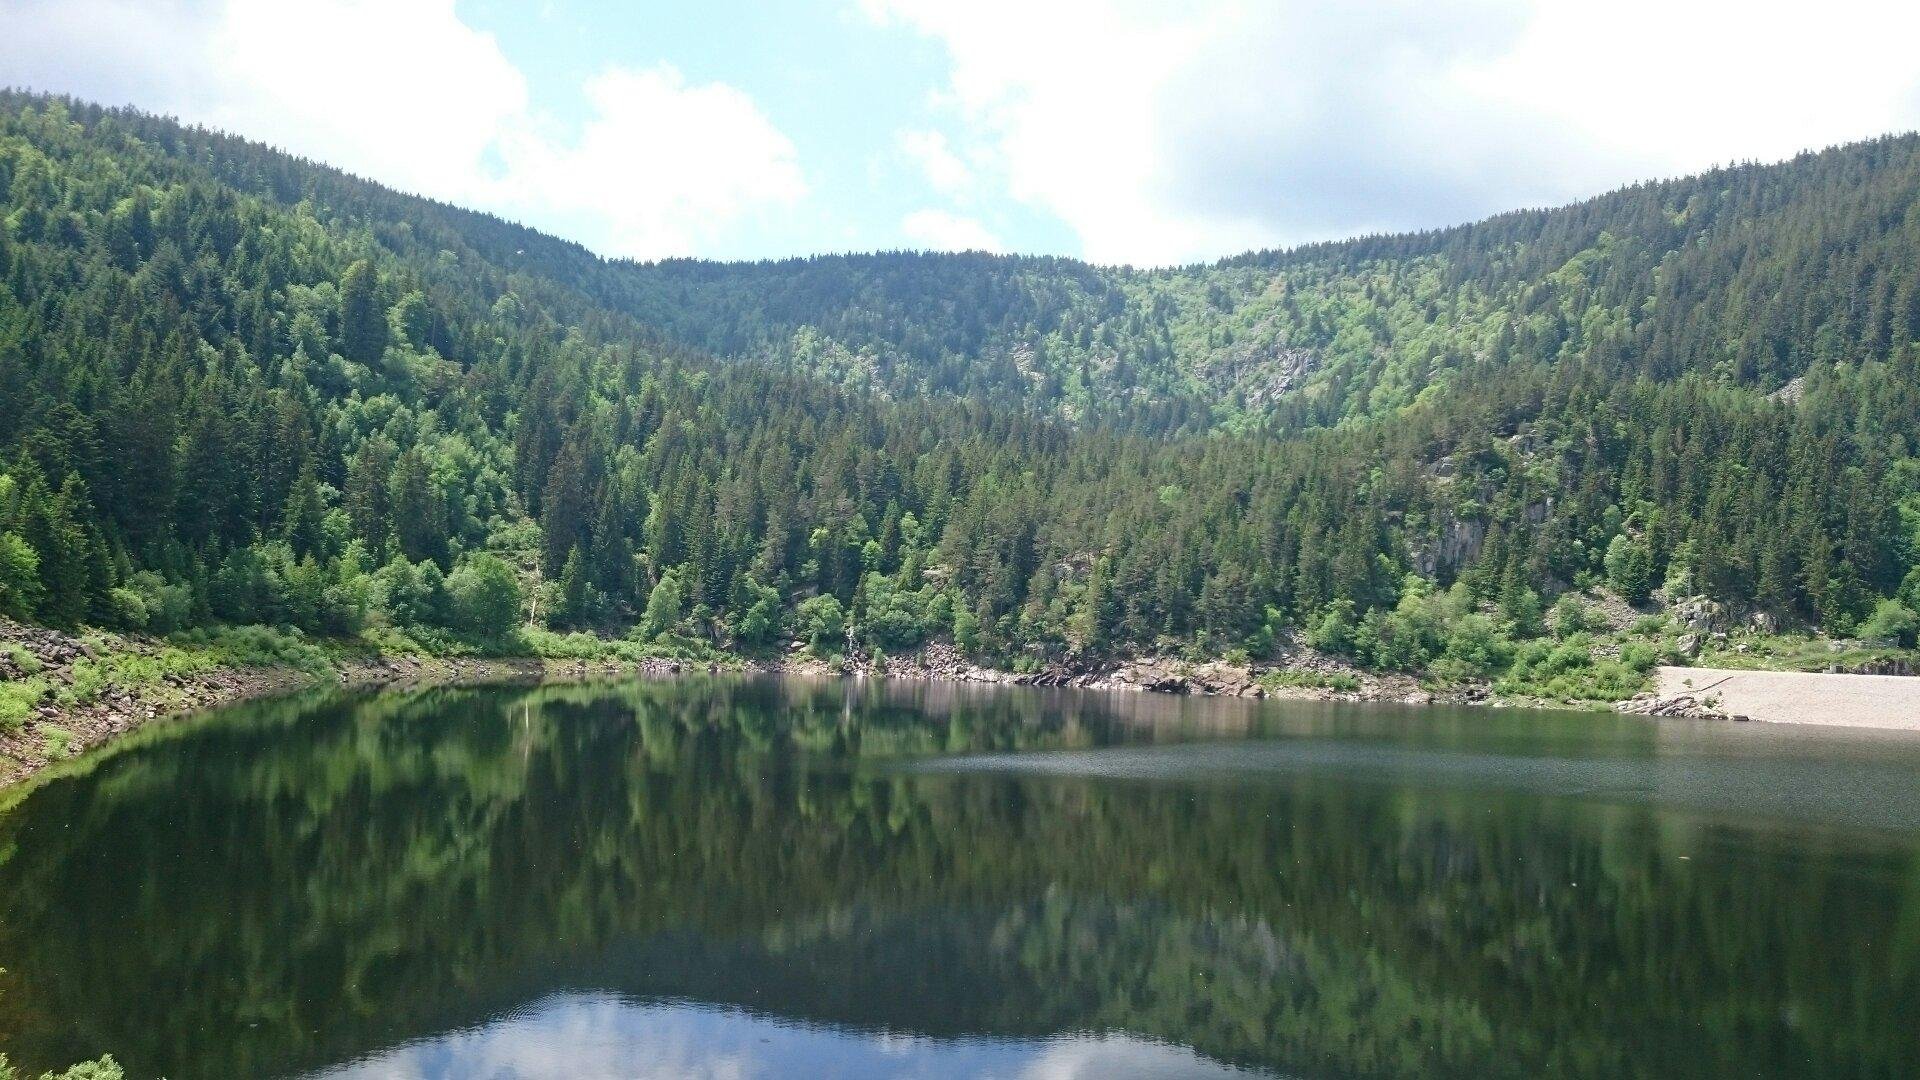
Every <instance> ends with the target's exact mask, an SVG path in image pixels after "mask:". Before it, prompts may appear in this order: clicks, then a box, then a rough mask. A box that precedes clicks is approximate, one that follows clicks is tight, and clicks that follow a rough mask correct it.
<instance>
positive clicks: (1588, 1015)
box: [0, 678, 1920, 1080]
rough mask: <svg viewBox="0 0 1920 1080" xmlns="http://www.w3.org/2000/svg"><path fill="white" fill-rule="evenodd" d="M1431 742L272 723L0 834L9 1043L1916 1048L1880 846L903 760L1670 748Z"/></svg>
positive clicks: (886, 719) (371, 716)
mask: <svg viewBox="0 0 1920 1080" xmlns="http://www.w3.org/2000/svg"><path fill="white" fill-rule="evenodd" d="M1418 715H1420V716H1425V717H1428V718H1429V720H1428V722H1427V723H1426V724H1425V725H1424V726H1421V727H1420V728H1418V730H1415V731H1409V730H1408V729H1407V726H1406V723H1407V718H1406V717H1386V716H1384V714H1382V713H1379V712H1378V711H1375V710H1369V709H1362V708H1348V709H1342V708H1338V707H1329V708H1321V709H1313V710H1307V711H1305V712H1300V711H1296V710H1291V709H1289V710H1286V711H1284V713H1277V712H1275V711H1274V710H1271V709H1260V708H1256V707H1253V706H1252V705H1250V704H1249V703H1243V702H1235V701H1227V702H1220V701H1190V700H1181V699H1174V698H1164V697H1151V696H1147V695H1087V694H1076V693H1072V692H1038V693H1035V692H1014V693H1009V692H1006V691H1002V690H999V689H996V688H980V687H964V686H960V687H956V686H948V685H942V684H928V683H886V684H875V683H865V684H848V683H839V682H818V683H809V682H799V681H773V680H746V681H741V680H729V679H720V680H707V679H703V678H696V679H690V680H683V681H678V682H671V683H644V684H634V685H630V686H622V687H618V688H607V687H593V686H572V687H546V688H538V689H524V688H518V689H516V688H495V689H491V690H448V689H442V690H431V691H424V692H419V693H413V694H406V695H388V696H376V697H365V698H351V699H342V700H338V701H333V702H329V703H323V704H319V705H313V704H301V703H280V704H266V705H258V706H253V707H250V708H248V709H246V710H243V711H241V712H238V713H235V714H232V715H230V716H227V717H222V718H218V719H217V720H215V721H214V722H210V723H206V724H203V725H200V726H198V727H195V728H192V729H190V730H186V731H183V732H181V733H180V734H179V735H178V736H177V737H174V738H169V739H163V740H156V741H153V742H151V743H148V744H146V745H143V746H139V747H136V748H134V749H132V750H129V751H128V752H125V753H121V754H117V755H113V756H110V757H107V758H104V759H103V760H101V761H100V763H99V764H98V765H97V767H95V768H94V769H93V770H92V771H91V772H89V773H86V774H84V775H80V776H76V777H73V778H69V779H64V780H60V781H57V782H54V783H52V784H49V785H47V786H46V787H44V788H43V789H41V790H39V791H38V792H36V793H35V794H34V795H33V796H32V797H31V798H30V799H28V800H27V801H26V802H25V803H24V804H23V805H22V806H21V807H19V808H18V809H17V810H16V811H15V812H14V813H12V814H11V815H9V816H7V817H5V818H4V819H0V853H5V859H4V862H0V965H3V966H5V967H6V968H7V969H8V973H7V974H6V976H4V981H3V982H0V1033H4V1034H0V1049H5V1050H7V1051H9V1052H12V1053H13V1054H14V1055H15V1056H16V1058H25V1059H27V1061H28V1063H29V1064H36V1065H37V1064H38V1063H40V1062H42V1061H52V1060H55V1059H75V1058H79V1057H82V1056H87V1055H90V1054H94V1053H98V1052H100V1051H103V1050H112V1051H114V1052H115V1053H117V1054H119V1055H120V1056H121V1057H122V1059H123V1060H125V1061H127V1062H128V1063H129V1064H130V1065H132V1066H133V1067H134V1069H135V1070H136V1071H140V1072H159V1071H162V1070H164V1071H165V1072H166V1073H167V1075H170V1076H173V1077H175V1080H188V1078H192V1077H197V1076H231V1075H269V1074H274V1073H278V1072H284V1071H290V1070H298V1069H305V1068H314V1067H319V1066H323V1065H326V1064H329V1063H332V1062H338V1061H343V1060H348V1059H352V1058H357V1057H360V1056H362V1055H365V1054H368V1053H370V1052H376V1051H379V1050H381V1049H382V1048H386V1047H392V1046H395V1045H397V1044H399V1043H402V1042H404V1041H405V1040H409V1039H413V1038H417V1037H420V1036H422V1035H427V1034H431V1033H434V1032H440V1031H446V1030H449V1029H453V1028H462V1027H466V1026H469V1025H472V1024H475V1023H482V1022H485V1021H487V1020H488V1019H489V1018H491V1017H495V1016H498V1015H500V1014H501V1012H502V1011H503V1010H508V1009H512V1008H514V1007H517V1006H520V1005H523V1004H524V1003H526V1002H529V1001H534V1000H544V999H547V998H549V997H550V996H551V995H553V994H556V993H568V992H607V991H610V992H614V993H617V994H620V995H625V996H626V997H628V998H631V999H636V1000H653V999H686V1000H695V1001H703V1002H710V1003H714V1004H715V1005H718V1006H726V1007H738V1008H746V1009H751V1010H757V1011H758V1012H760V1013H762V1014H765V1015H771V1016H778V1017H785V1018H790V1019H794V1020H799V1021H805V1022H808V1023H812V1024H816V1025H827V1026H837V1027H840V1028H844V1029H849V1030H860V1031H894V1032H906V1033H918V1034H920V1035H925V1036H940V1037H957V1036H967V1035H989V1034H991V1035H996V1036H1008V1037H1014V1036H1018V1037H1038V1036H1044V1035H1048V1034H1051V1033H1054V1032H1060V1031H1078V1032H1111V1033H1120V1032H1125V1033H1130V1034H1132V1035H1137V1036H1143V1037H1146V1038H1150V1039H1155V1040H1162V1041H1166V1042H1170V1043H1176V1044H1180V1045H1185V1046H1192V1047H1194V1048H1196V1049H1197V1050H1199V1051H1200V1052H1201V1053H1203V1054H1206V1055H1210V1056H1212V1057H1214V1058H1217V1059H1220V1060H1223V1061H1228V1062H1235V1063H1241V1064H1248V1065H1257V1066H1261V1067H1266V1068H1274V1069H1283V1070H1288V1071H1302V1072H1307V1073H1325V1074H1334V1075H1409V1074H1419V1075H1475V1076H1488V1075H1528V1076H1531V1075H1539V1074H1543V1073H1552V1072H1558V1073H1562V1074H1569V1075H1635V1074H1640V1075H1660V1074H1668V1075H1678V1074H1685V1075H1716V1074H1718V1075H1734V1074H1755V1073H1759V1074H1765V1075H1796V1074H1797V1075H1834V1074H1845V1075H1872V1074H1876V1073H1878V1074H1883V1075H1893V1074H1895V1073H1897V1071H1898V1068H1899V1064H1900V1063H1901V1062H1904V1061H1908V1060H1913V1059H1915V1058H1914V1055H1916V1054H1920V1045H1917V1044H1916V1036H1915V1034H1914V1032H1915V1030H1916V1026H1915V1024H1914V1023H1913V1021H1914V1020H1916V1019H1920V1014H1917V1013H1916V1009H1917V1008H1920V980H1917V979H1916V969H1917V968H1920V959H1917V956H1916V954H1917V953H1920V913H1916V911H1915V906H1916V904H1920V899H1917V897H1920V878H1917V877H1916V874H1915V871H1914V864H1913V857H1912V853H1911V849H1910V847H1908V846H1901V845H1899V844H1894V843H1890V842H1888V841H1887V840H1886V838H1884V837H1881V838H1878V839H1876V840H1875V841H1874V842H1873V843H1866V842H1864V841H1861V840H1858V839H1857V838H1852V837H1851V834H1847V833H1844V832H1841V831H1826V832H1819V833H1812V834H1808V833H1794V834H1792V835H1791V836H1786V837H1782V836H1776V835H1775V834H1773V833H1771V832H1768V831H1765V830H1758V831H1756V830H1753V829H1733V828H1722V827H1720V826H1718V825H1715V824H1713V823H1711V822H1710V821H1709V822H1707V823H1704V824H1703V823H1702V822H1701V821H1700V820H1698V819H1694V818H1687V819H1679V818H1675V817H1673V816H1672V815H1670V814H1667V813H1666V812H1664V811H1663V810H1661V809H1660V808H1659V807H1657V806H1654V805H1639V806H1635V805H1630V804H1622V805H1612V806H1604V807H1595V806H1593V805H1591V804H1588V803H1584V802H1581V801H1578V800H1561V799H1550V798H1544V797H1542V795H1541V793H1539V792H1534V791H1527V790H1498V791H1483V790H1477V789H1475V788H1473V787H1472V786H1461V785H1455V786H1444V785H1442V786H1432V785H1425V786H1407V785H1398V784H1393V783H1380V782H1370V783H1364V784H1356V783H1353V782H1351V780H1350V778H1348V777H1346V776H1344V775H1342V773H1341V771H1340V770H1337V769H1335V770H1324V771H1311V770H1307V771H1297V772H1293V773H1288V774H1284V775H1276V776H1273V777H1270V778H1269V779H1268V780H1267V781H1266V782H1261V783H1237V784H1230V785H1219V784H1213V783H1183V782H1181V778H1180V776H1179V775H1178V773H1177V770H1176V771H1175V772H1173V773H1170V774H1166V775H1161V776H1159V777H1157V782H1155V783H1151V784H1140V783H1136V782H1130V781H1125V780H1113V779H1100V778H1095V777H1089V776H1086V775H1078V774H1072V773H1067V774H1058V775H1046V774H1038V775H1036V774H1031V773H1027V772H1020V771H1002V772H993V773H977V772H957V773H954V772H932V771H919V770H917V769H905V770H903V769H901V768H899V767H897V765H898V764H899V763H903V762H907V763H911V762H915V761H917V760H918V759H919V758H920V756H921V755H930V754H945V753H954V752H959V753H963V754H972V755H991V754H998V753H1003V752H1007V751H1015V750H1036V749H1045V750H1062V749H1066V750H1085V749H1090V748H1100V747H1110V746H1117V745H1122V744H1126V745H1132V746H1138V745H1141V744H1142V743H1145V744H1152V745H1177V744H1179V743H1181V742H1182V741H1184V740H1190V739H1194V738H1199V737H1202V736H1211V737H1219V736H1223V735H1231V734H1260V733H1265V732H1269V731H1270V730H1273V729H1274V728H1275V726H1276V725H1278V726H1279V727H1280V728H1284V729H1285V730H1286V731H1287V732H1288V733H1289V734H1301V733H1311V734H1315V737H1317V738H1327V739H1332V738H1334V737H1336V736H1338V737H1340V738H1342V739H1345V740H1348V741H1350V742H1354V743H1359V744H1366V743H1367V742H1368V740H1372V739H1380V740H1391V741H1393V742H1394V744H1395V745H1400V746H1405V745H1409V740H1411V745H1413V746H1416V747H1419V746H1429V747H1453V748H1463V749H1464V748H1474V747H1477V748H1479V749H1481V750H1487V749H1488V748H1494V749H1498V748H1501V747H1505V748H1506V749H1507V750H1510V751H1512V750H1519V749H1528V748H1530V749H1529V752H1532V753H1536V754H1538V755H1540V756H1542V757H1551V756H1554V755H1555V754H1557V753H1559V752H1560V751H1564V750H1567V749H1569V748H1570V747H1583V748H1584V749H1585V751H1586V752H1590V753H1596V754H1598V753H1605V754H1609V755H1616V756H1622V757H1627V758H1632V757H1634V756H1636V755H1639V756H1651V755H1655V754H1660V753H1667V752H1670V751H1663V750H1662V749H1661V748H1660V747H1658V746H1657V745H1656V744H1655V743H1654V740H1653V739H1652V738H1651V737H1650V736H1649V735H1647V734H1646V733H1647V732H1648V731H1649V730H1650V727H1649V726H1648V725H1640V724H1633V725H1627V726H1620V727H1613V726H1610V725H1609V724H1607V723H1597V724H1595V725H1593V726H1591V727H1586V728H1581V727H1572V726H1569V727H1567V728H1566V729H1565V730H1564V731H1561V730H1560V729H1558V728H1555V729H1553V730H1554V731H1555V732H1556V733H1555V734H1553V735H1550V736H1545V737H1542V736H1541V735H1540V733H1539V731H1538V730H1536V731H1535V733H1534V737H1533V738H1532V739H1529V738H1528V734H1527V731H1526V724H1527V723H1528V722H1529V719H1528V718H1526V717H1522V716H1519V715H1517V714H1516V715H1514V716H1504V717H1497V718H1493V719H1491V720H1489V719H1487V717H1486V714H1478V715H1477V716H1475V715H1462V716H1458V717H1454V716H1448V715H1446V714H1430V713H1421V714H1418ZM1396 722H1397V724H1398V733H1397V734H1395V733H1394V728H1393V726H1392V724H1393V723H1396ZM1531 722H1532V723H1533V724H1534V725H1535V726H1536V729H1538V727H1539V725H1540V724H1541V723H1542V722H1543V721H1542V720H1541V718H1538V717H1535V718H1532V719H1531ZM1247 745H1249V746H1251V745H1253V744H1247ZM1556 747H1558V748H1559V750H1556V749H1555V748H1556ZM1543 748H1544V749H1543ZM1129 752H1132V751H1129ZM1681 854H1685V855H1688V856H1689V858H1688V859H1686V860H1681V859H1679V857H1678V856H1679V855H1681ZM155 1002H165V1003H166V1007H165V1008H164V1009H155V1008H154V1007H153V1003H155ZM1683 1064H1684V1065H1685V1068H1682V1067H1681V1066H1682V1065H1683Z"/></svg>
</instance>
